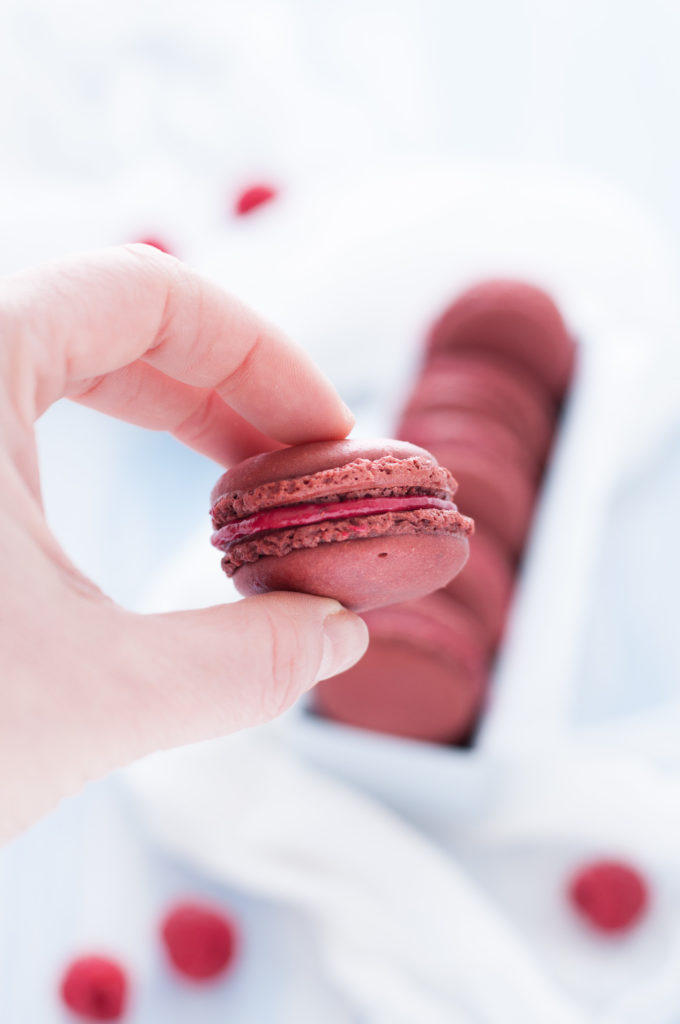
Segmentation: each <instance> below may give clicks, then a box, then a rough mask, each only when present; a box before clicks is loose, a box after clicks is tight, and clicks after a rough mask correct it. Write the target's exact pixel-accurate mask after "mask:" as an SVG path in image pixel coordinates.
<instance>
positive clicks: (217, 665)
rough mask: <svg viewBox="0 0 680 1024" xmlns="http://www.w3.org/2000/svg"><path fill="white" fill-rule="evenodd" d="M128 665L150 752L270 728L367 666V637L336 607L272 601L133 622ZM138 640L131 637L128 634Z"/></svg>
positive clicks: (355, 619) (358, 622) (300, 597)
mask: <svg viewBox="0 0 680 1024" xmlns="http://www.w3.org/2000/svg"><path fill="white" fill-rule="evenodd" d="M134 620H135V622H134V625H135V629H134V633H135V642H134V644H132V645H130V643H129V642H128V644H127V645H126V646H127V652H128V657H127V658H126V660H127V662H128V664H127V671H126V672H125V675H126V676H127V678H128V687H126V689H128V688H129V694H130V697H131V698H132V700H133V702H134V703H135V705H136V709H137V710H136V720H137V724H138V726H141V725H142V723H141V722H140V721H139V716H140V715H143V716H144V724H143V728H141V729H139V730H138V735H139V737H140V738H142V737H143V743H144V746H145V747H146V748H148V749H147V750H144V753H146V752H150V750H152V749H157V748H159V747H167V746H175V745H179V744H182V743H188V742H192V741H194V740H200V739H207V738H210V737H213V736H217V735H223V734H226V733H230V732H234V731H236V730H238V729H242V728H245V727H247V726H252V725H257V724H259V723H262V722H266V721H268V720H270V719H272V718H275V717H276V716H277V715H279V714H281V713H282V712H283V711H285V710H286V709H287V708H289V707H290V706H291V705H292V704H293V703H294V702H295V701H296V700H297V698H298V697H299V696H300V695H301V694H302V693H304V692H305V691H306V690H308V689H310V687H311V686H313V685H314V683H315V682H318V681H319V680H320V679H326V678H328V677H329V676H333V675H337V674H338V673H339V672H342V671H344V670H345V669H347V668H349V667H350V666H351V665H353V664H354V663H355V662H357V661H358V660H359V658H361V656H362V655H363V654H364V652H365V650H366V647H367V645H368V630H367V628H366V624H365V623H364V621H363V620H362V619H361V618H359V616H358V615H354V614H353V613H352V612H349V611H347V610H346V609H345V608H343V607H342V605H340V604H339V603H338V602H337V601H333V600H330V599H327V598H320V597H312V596H310V595H307V594H294V593H273V594H267V595H263V596H261V597H252V598H247V599H245V600H242V601H237V602H235V603H233V604H226V605H218V606H215V607H212V608H204V609H201V610H198V611H185V612H171V613H168V614H163V615H147V616H135V617H134ZM128 638H129V634H128Z"/></svg>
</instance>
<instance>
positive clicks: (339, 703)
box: [314, 634, 486, 743]
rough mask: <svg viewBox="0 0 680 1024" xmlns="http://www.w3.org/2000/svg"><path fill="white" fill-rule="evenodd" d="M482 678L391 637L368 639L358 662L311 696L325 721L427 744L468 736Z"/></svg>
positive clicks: (477, 671) (480, 671)
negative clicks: (331, 720)
mask: <svg viewBox="0 0 680 1024" xmlns="http://www.w3.org/2000/svg"><path fill="white" fill-rule="evenodd" d="M485 687H486V673H485V670H484V668H483V665H482V663H481V661H480V662H478V664H477V665H476V666H473V665H471V664H465V663H463V662H462V661H460V662H458V663H452V662H450V661H449V660H448V659H446V658H443V657H440V656H439V655H438V654H436V653H434V652H432V651H428V650H426V649H424V648H421V647H419V646H418V645H417V644H413V643H410V642H409V641H408V640H399V639H397V638H394V637H384V638H383V637H380V636H377V635H374V634H372V635H371V642H370V646H369V648H368V651H367V652H366V654H365V655H364V657H363V658H362V659H361V661H360V662H359V663H358V664H357V665H355V666H354V667H353V668H351V669H350V670H349V671H347V672H343V673H342V675H339V676H335V677H333V678H332V679H326V680H324V681H323V682H322V683H319V685H318V686H317V687H316V689H315V691H314V708H315V710H316V711H317V712H319V713H320V714H322V715H324V716H325V717H327V718H331V719H333V720H335V721H337V722H341V723H342V724H344V725H352V726H355V727H357V728H360V729H370V730H372V731H373V732H380V733H388V734H390V735H392V736H401V737H404V738H406V739H415V740H424V741H428V742H430V743H448V742H451V743H454V742H457V741H460V740H463V739H465V738H466V736H468V735H469V733H470V731H471V730H472V727H473V725H474V723H475V720H476V718H477V714H478V712H479V710H480V708H481V704H482V701H483V697H484V692H485Z"/></svg>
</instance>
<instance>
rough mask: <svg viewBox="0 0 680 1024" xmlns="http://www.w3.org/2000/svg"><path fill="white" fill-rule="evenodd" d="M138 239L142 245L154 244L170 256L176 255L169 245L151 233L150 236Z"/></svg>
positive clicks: (155, 247)
mask: <svg viewBox="0 0 680 1024" xmlns="http://www.w3.org/2000/svg"><path fill="white" fill-rule="evenodd" d="M137 241H138V243H139V244H140V245H152V246H153V247H154V249H160V251H161V252H166V253H167V254H168V256H174V255H175V254H174V252H173V251H172V249H171V248H170V246H169V245H167V244H166V243H165V242H162V241H161V240H160V239H159V238H155V237H153V236H151V235H150V236H149V237H148V238H138V239H137Z"/></svg>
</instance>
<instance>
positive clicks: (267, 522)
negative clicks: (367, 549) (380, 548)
mask: <svg viewBox="0 0 680 1024" xmlns="http://www.w3.org/2000/svg"><path fill="white" fill-rule="evenodd" d="M419 508H441V509H448V510H449V511H455V509H456V506H455V505H454V503H453V502H452V501H444V500H443V499H442V498H428V497H427V496H425V495H422V494H413V495H409V496H408V497H401V498H400V497H385V498H380V497H378V498H355V499H354V500H353V501H330V502H328V503H327V504H313V503H312V502H306V503H305V504H302V505H283V506H281V507H280V508H270V509H267V510H266V511H265V512H256V513H255V515H252V516H248V518H247V519H239V520H237V522H235V523H228V524H227V526H223V527H222V528H221V529H219V530H216V531H215V533H213V535H212V538H211V542H212V543H213V544H214V545H215V547H216V548H220V550H221V551H227V550H228V549H229V548H230V547H231V545H232V544H235V543H236V541H239V540H243V538H244V537H252V536H253V534H256V533H263V532H264V531H265V530H285V529H286V528H287V527H291V526H307V525H309V524H310V523H325V522H328V520H331V519H350V518H353V517H354V516H374V515H380V513H383V512H413V511H415V510H416V509H419Z"/></svg>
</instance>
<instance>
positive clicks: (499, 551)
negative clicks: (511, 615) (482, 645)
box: [445, 527, 514, 647]
mask: <svg viewBox="0 0 680 1024" xmlns="http://www.w3.org/2000/svg"><path fill="white" fill-rule="evenodd" d="M513 585H514V569H513V565H512V562H511V560H510V559H509V557H508V555H507V553H506V552H505V551H504V550H503V548H502V546H501V545H500V544H499V543H498V541H497V540H496V539H495V538H494V537H493V535H492V534H490V533H489V532H488V531H487V530H485V529H484V528H483V527H481V528H476V529H475V536H474V540H473V541H472V543H471V544H470V557H469V559H468V561H467V562H466V564H465V567H464V568H463V570H462V571H461V572H460V573H459V574H458V575H457V576H456V577H455V579H453V580H451V582H450V583H447V585H446V587H445V590H446V593H447V594H449V596H450V597H453V598H455V599H456V601H458V602H459V603H460V604H461V605H463V607H465V608H469V609H470V611H471V612H473V613H474V615H475V616H476V618H477V619H478V621H479V622H480V624H481V625H482V627H483V629H484V632H485V635H486V636H487V637H488V639H489V643H490V644H491V646H492V647H495V646H496V645H497V644H498V642H499V641H500V639H501V636H502V634H503V628H504V626H505V621H506V618H507V615H508V610H509V608H510V601H511V598H512V590H513Z"/></svg>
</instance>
